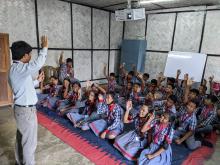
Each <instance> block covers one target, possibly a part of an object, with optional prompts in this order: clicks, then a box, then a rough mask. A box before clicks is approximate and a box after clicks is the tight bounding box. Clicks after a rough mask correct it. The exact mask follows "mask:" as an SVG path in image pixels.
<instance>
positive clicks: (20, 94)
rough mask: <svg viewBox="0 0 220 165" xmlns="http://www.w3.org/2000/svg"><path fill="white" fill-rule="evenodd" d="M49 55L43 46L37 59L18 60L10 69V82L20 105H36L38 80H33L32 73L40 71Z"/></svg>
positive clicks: (15, 99) (15, 100)
mask: <svg viewBox="0 0 220 165" xmlns="http://www.w3.org/2000/svg"><path fill="white" fill-rule="evenodd" d="M46 56H47V48H43V49H42V50H41V51H40V53H39V55H38V57H37V59H35V60H34V61H32V62H29V63H22V62H21V61H16V62H15V63H13V64H12V65H11V68H10V71H9V84H10V86H11V88H12V91H13V94H14V102H15V104H18V105H24V106H25V105H35V104H36V103H37V94H36V90H35V86H36V85H37V84H38V83H39V82H38V80H35V81H33V79H32V76H31V75H32V74H34V73H36V72H38V71H39V70H40V68H41V67H42V66H43V65H44V63H45V61H46Z"/></svg>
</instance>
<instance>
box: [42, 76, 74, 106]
mask: <svg viewBox="0 0 220 165" xmlns="http://www.w3.org/2000/svg"><path fill="white" fill-rule="evenodd" d="M70 91H71V84H70V80H69V79H68V78H66V79H64V80H63V85H62V86H61V87H60V89H59V91H58V94H57V95H56V96H55V97H49V98H47V99H46V100H45V102H44V105H43V106H45V107H48V108H49V109H50V110H56V108H57V107H58V104H59V103H60V102H62V100H64V99H65V98H67V97H68V95H69V93H70Z"/></svg>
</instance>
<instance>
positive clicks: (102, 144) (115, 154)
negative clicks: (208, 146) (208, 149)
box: [37, 107, 192, 165]
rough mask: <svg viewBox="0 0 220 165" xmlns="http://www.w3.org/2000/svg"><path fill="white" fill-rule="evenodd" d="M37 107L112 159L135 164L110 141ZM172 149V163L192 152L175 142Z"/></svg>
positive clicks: (127, 127) (176, 164)
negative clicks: (75, 126)
mask: <svg viewBox="0 0 220 165" xmlns="http://www.w3.org/2000/svg"><path fill="white" fill-rule="evenodd" d="M37 109H38V111H39V112H42V113H43V114H44V115H46V116H47V117H49V118H50V119H52V120H54V121H56V122H57V123H59V124H61V125H62V126H64V127H65V128H67V129H69V130H70V131H71V132H74V133H77V134H78V135H79V136H81V137H82V138H84V139H86V140H87V141H88V142H89V143H90V144H91V145H93V146H97V147H99V148H101V149H102V150H103V151H105V152H107V153H109V154H110V155H112V158H113V159H115V160H120V161H121V162H122V163H125V164H127V165H134V164H135V162H132V161H129V160H127V159H125V158H124V157H123V156H122V155H121V154H120V152H119V151H118V150H117V149H115V148H114V147H113V145H112V144H111V142H109V141H108V140H102V139H101V138H98V137H97V136H95V135H94V134H93V132H92V131H82V130H80V129H78V128H74V127H73V125H72V123H71V122H70V120H69V119H67V118H65V117H61V116H59V115H57V114H56V113H55V112H53V111H51V110H49V109H47V108H43V107H37ZM130 128H131V125H126V126H125V130H129V129H130ZM172 151H173V160H172V165H181V164H182V162H183V161H184V160H185V159H186V158H187V157H188V155H189V154H190V153H191V152H192V151H190V150H189V149H187V148H186V147H185V146H184V145H176V144H172Z"/></svg>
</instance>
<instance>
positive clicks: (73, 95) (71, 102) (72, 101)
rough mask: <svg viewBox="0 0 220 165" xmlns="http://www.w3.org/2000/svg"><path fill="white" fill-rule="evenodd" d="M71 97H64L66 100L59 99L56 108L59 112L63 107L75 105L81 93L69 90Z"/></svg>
mask: <svg viewBox="0 0 220 165" xmlns="http://www.w3.org/2000/svg"><path fill="white" fill-rule="evenodd" d="M68 95H69V97H68V99H64V100H58V101H57V103H56V104H57V108H56V111H57V112H60V110H61V109H63V108H66V107H70V106H73V107H74V106H75V105H76V103H77V101H79V94H78V93H76V92H74V91H71V92H69V94H68ZM75 112H77V108H76V110H75Z"/></svg>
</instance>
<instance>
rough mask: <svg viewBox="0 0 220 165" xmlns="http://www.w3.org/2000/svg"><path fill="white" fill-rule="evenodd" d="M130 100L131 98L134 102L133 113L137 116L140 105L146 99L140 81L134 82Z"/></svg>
mask: <svg viewBox="0 0 220 165" xmlns="http://www.w3.org/2000/svg"><path fill="white" fill-rule="evenodd" d="M129 100H131V101H132V104H133V109H132V110H131V113H132V114H133V115H134V116H135V115H136V114H138V113H139V109H140V106H141V105H143V104H144V101H145V97H144V96H143V94H142V92H141V86H140V84H139V83H134V85H133V90H132V93H131V94H130V98H129Z"/></svg>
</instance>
